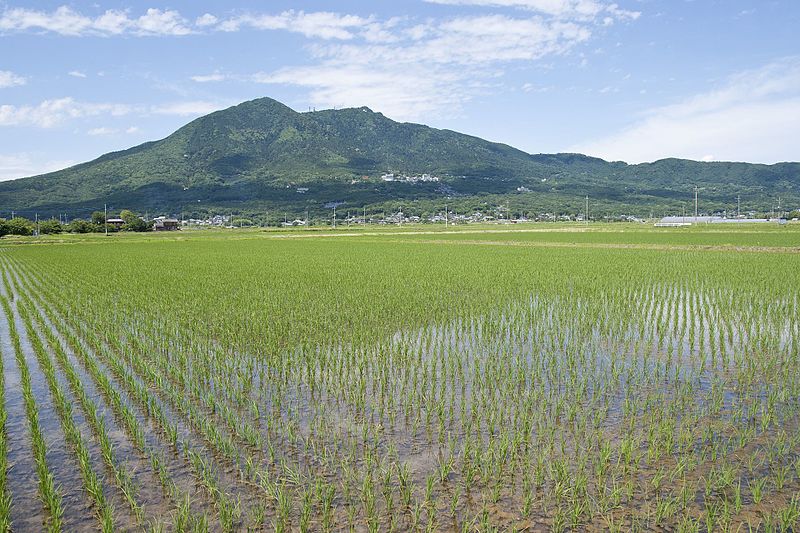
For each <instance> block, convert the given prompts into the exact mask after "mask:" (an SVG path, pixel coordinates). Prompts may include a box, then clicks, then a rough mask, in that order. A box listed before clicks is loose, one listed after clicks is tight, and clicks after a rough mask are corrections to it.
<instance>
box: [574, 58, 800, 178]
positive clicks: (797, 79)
mask: <svg viewBox="0 0 800 533" xmlns="http://www.w3.org/2000/svg"><path fill="white" fill-rule="evenodd" d="M797 139H800V57H790V58H786V59H782V60H779V61H775V62H772V63H769V64H767V65H765V66H763V67H761V68H758V69H755V70H748V71H745V72H740V73H738V74H736V75H734V76H731V77H730V78H729V79H727V80H726V81H725V82H724V83H723V84H722V85H721V86H720V87H718V88H717V89H715V90H713V91H710V92H707V93H703V94H698V95H696V96H693V97H691V98H687V99H686V100H684V101H682V102H678V103H676V104H673V105H668V106H663V107H658V108H655V109H651V110H649V111H647V112H645V113H643V114H642V115H641V116H640V117H639V119H638V120H636V121H635V122H634V123H632V124H631V125H630V126H628V127H627V128H625V129H623V130H622V131H619V132H615V133H613V134H611V135H609V136H607V137H603V138H599V139H595V140H593V141H589V142H585V143H581V144H578V145H575V146H573V147H571V148H570V151H578V152H582V153H587V154H590V155H595V156H598V157H602V158H604V159H611V160H624V161H628V162H634V163H637V162H643V161H654V160H657V159H662V158H665V157H683V158H688V159H703V160H727V161H751V162H765V163H772V162H777V161H785V160H787V159H797V155H798V153H797Z"/></svg>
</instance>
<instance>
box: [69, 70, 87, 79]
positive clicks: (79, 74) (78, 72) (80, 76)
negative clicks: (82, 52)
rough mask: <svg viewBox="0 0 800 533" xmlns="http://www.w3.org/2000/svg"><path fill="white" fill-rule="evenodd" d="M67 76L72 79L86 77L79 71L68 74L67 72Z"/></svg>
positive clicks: (71, 71)
mask: <svg viewBox="0 0 800 533" xmlns="http://www.w3.org/2000/svg"><path fill="white" fill-rule="evenodd" d="M67 74H69V75H70V76H72V77H73V78H85V77H86V73H84V72H81V71H80V70H70V71H69V72H67Z"/></svg>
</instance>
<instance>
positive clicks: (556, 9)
mask: <svg viewBox="0 0 800 533" xmlns="http://www.w3.org/2000/svg"><path fill="white" fill-rule="evenodd" d="M426 1H427V2H430V3H433V4H446V5H461V6H463V5H471V6H486V7H510V8H517V9H525V10H529V11H535V12H538V13H542V14H545V15H549V16H554V17H559V18H576V19H582V20H589V19H594V18H597V17H600V16H602V15H606V16H612V17H614V18H617V19H621V20H624V19H628V20H635V19H636V18H638V17H639V15H640V13H639V12H638V11H628V10H625V9H621V8H620V7H619V6H618V5H617V4H614V3H607V2H601V1H598V0H426ZM603 23H604V24H608V23H606V22H605V21H604V22H603Z"/></svg>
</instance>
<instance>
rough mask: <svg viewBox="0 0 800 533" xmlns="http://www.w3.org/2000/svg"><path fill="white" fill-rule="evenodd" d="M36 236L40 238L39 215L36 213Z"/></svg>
mask: <svg viewBox="0 0 800 533" xmlns="http://www.w3.org/2000/svg"><path fill="white" fill-rule="evenodd" d="M36 236H37V237H38V236H39V213H36Z"/></svg>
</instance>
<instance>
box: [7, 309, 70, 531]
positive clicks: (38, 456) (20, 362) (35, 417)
mask: <svg viewBox="0 0 800 533" xmlns="http://www.w3.org/2000/svg"><path fill="white" fill-rule="evenodd" d="M0 303H1V304H2V306H3V310H4V311H5V313H6V317H7V319H8V327H9V333H10V335H11V342H12V344H13V346H14V356H15V358H16V361H17V366H18V367H19V373H20V382H21V385H22V397H23V401H24V403H25V412H26V415H27V418H28V428H29V430H30V435H31V446H32V448H33V458H34V461H35V462H36V473H37V475H38V476H39V484H38V488H39V496H40V498H41V499H42V503H43V504H44V507H45V510H46V511H47V515H48V520H47V524H46V527H47V530H48V531H50V532H56V531H61V530H62V525H63V522H62V516H63V514H64V509H63V507H62V504H61V501H62V498H61V489H60V488H59V487H57V486H56V484H55V479H54V477H53V474H52V472H50V469H49V468H48V466H47V460H46V458H45V453H46V451H47V444H46V442H45V440H44V436H43V435H42V430H41V428H40V427H39V412H38V410H37V408H36V399H35V398H34V395H33V391H32V389H31V376H30V370H29V369H28V365H27V363H26V362H25V355H24V354H23V353H22V344H21V341H20V338H19V333H18V332H17V327H16V324H15V322H14V313H13V311H12V308H11V304H9V301H8V299H7V298H6V297H5V296H4V295H0Z"/></svg>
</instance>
